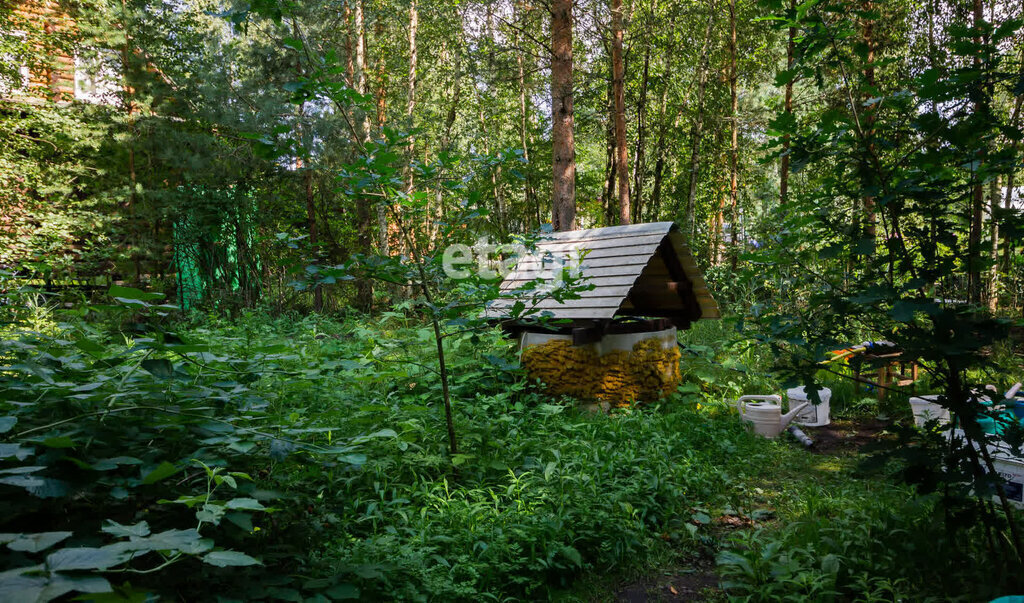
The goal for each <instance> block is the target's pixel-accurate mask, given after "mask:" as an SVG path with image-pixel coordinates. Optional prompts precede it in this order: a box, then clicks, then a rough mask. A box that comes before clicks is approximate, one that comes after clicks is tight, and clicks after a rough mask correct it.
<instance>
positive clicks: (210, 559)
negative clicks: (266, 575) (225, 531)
mask: <svg viewBox="0 0 1024 603" xmlns="http://www.w3.org/2000/svg"><path fill="white" fill-rule="evenodd" d="M203 563H208V564H210V565H214V566H217V567H243V566H246V565H263V564H262V562H260V561H259V560H258V559H254V558H252V557H250V556H248V555H246V554H245V553H239V552H238V551H212V552H210V553H207V554H206V555H204V556H203Z"/></svg>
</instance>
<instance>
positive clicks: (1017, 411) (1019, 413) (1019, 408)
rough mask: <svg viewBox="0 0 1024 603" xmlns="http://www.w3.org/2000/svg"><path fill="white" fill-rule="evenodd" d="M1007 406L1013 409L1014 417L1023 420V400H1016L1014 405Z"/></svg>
mask: <svg viewBox="0 0 1024 603" xmlns="http://www.w3.org/2000/svg"><path fill="white" fill-rule="evenodd" d="M1007 405H1008V406H1010V407H1011V408H1013V414H1014V416H1015V417H1017V418H1018V419H1024V400H1020V399H1017V400H1016V401H1015V402H1014V403H1012V404H1007Z"/></svg>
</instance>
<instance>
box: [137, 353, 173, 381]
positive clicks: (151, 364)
mask: <svg viewBox="0 0 1024 603" xmlns="http://www.w3.org/2000/svg"><path fill="white" fill-rule="evenodd" d="M140 366H141V367H142V368H143V369H145V370H146V371H147V372H149V373H150V374H152V375H153V376H154V377H160V378H161V379H168V378H170V377H173V376H174V365H172V364H171V361H170V360H167V359H166V358H146V359H145V360H143V361H142V362H141V363H140Z"/></svg>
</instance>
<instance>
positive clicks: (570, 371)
mask: <svg viewBox="0 0 1024 603" xmlns="http://www.w3.org/2000/svg"><path fill="white" fill-rule="evenodd" d="M672 335H673V337H672V340H671V341H670V342H669V341H667V340H665V338H664V337H652V338H649V339H643V340H641V341H638V342H636V343H635V344H634V345H633V349H632V350H631V351H625V350H611V351H608V352H606V353H604V354H601V353H599V346H597V345H585V346H574V345H572V342H571V341H568V340H562V339H553V340H550V341H547V342H544V343H539V344H536V345H530V346H527V347H525V348H524V349H523V353H522V365H523V368H525V369H526V372H527V374H528V375H529V376H530V377H531V378H533V379H537V380H539V381H540V382H541V383H543V384H544V386H545V387H546V388H547V390H548V391H549V392H551V393H552V394H556V395H569V396H573V397H576V398H579V399H581V400H600V401H601V402H608V403H610V404H612V405H613V406H628V405H629V404H631V403H633V402H637V401H641V400H642V401H653V400H658V399H660V398H663V397H665V396H667V395H669V394H671V393H672V392H674V391H675V390H676V388H678V387H679V381H680V378H681V376H680V373H679V357H680V354H679V348H678V347H677V346H676V345H675V337H674V335H675V330H674V329H673V333H672Z"/></svg>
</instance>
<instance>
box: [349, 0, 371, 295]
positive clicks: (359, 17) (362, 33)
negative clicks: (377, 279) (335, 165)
mask: <svg viewBox="0 0 1024 603" xmlns="http://www.w3.org/2000/svg"><path fill="white" fill-rule="evenodd" d="M354 4H355V6H354V9H355V10H354V11H353V13H354V14H353V16H354V20H353V23H352V26H353V27H354V28H355V44H356V48H355V55H356V62H355V81H356V92H358V93H359V94H366V30H365V25H364V23H363V0H356V1H355V3H354ZM359 124H360V129H361V131H360V132H359V136H360V138H362V139H363V140H362V142H368V141H369V140H370V117H369V113H368V112H366V111H363V112H362V118H361V119H360V120H359ZM356 222H357V223H358V224H357V226H356V227H357V229H358V236H357V238H358V241H359V250H360V251H361V252H362V253H367V254H368V253H370V252H371V251H372V245H371V243H370V240H371V236H370V229H371V225H370V200H369V199H368V198H366V197H365V196H362V195H360V196H358V197H356ZM356 306H357V307H358V308H360V309H361V310H363V311H369V310H370V309H371V308H372V307H373V284H372V282H371V281H370V279H367V278H362V279H357V280H356Z"/></svg>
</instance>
